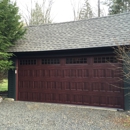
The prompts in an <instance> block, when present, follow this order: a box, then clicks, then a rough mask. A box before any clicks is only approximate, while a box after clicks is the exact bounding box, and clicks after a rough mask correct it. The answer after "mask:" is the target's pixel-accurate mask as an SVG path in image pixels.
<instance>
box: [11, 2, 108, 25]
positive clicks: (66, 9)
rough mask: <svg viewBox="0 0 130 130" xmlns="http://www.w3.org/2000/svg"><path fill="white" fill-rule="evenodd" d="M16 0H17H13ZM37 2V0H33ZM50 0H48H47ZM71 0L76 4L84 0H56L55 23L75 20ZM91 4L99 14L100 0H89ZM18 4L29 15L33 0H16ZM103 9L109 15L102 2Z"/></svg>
mask: <svg viewBox="0 0 130 130" xmlns="http://www.w3.org/2000/svg"><path fill="white" fill-rule="evenodd" d="M12 1H15V0H12ZM32 1H33V2H35V1H36V0H32ZM37 1H38V2H39V3H42V0H37ZM46 1H48V0H46ZM71 1H74V3H75V5H77V6H78V5H80V6H81V5H83V2H84V0H54V3H53V6H52V13H51V16H52V19H53V22H54V23H59V22H67V21H73V19H74V18H73V11H72V5H71ZM89 1H90V4H91V6H92V8H93V10H94V11H95V15H97V14H96V13H97V3H98V0H89ZM102 1H103V0H102ZM16 2H17V6H18V7H19V10H20V13H21V14H22V15H24V16H25V17H26V15H27V6H28V8H30V7H31V0H16ZM101 9H103V13H104V15H107V7H106V6H103V5H102V4H101Z"/></svg>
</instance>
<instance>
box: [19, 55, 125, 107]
mask: <svg viewBox="0 0 130 130" xmlns="http://www.w3.org/2000/svg"><path fill="white" fill-rule="evenodd" d="M105 58H106V59H108V60H111V61H113V65H114V66H116V67H121V66H120V65H119V64H118V63H114V59H112V58H111V57H108V56H107V57H99V58H98V57H96V58H95V57H92V56H91V57H77V58H76V57H72V58H38V59H27V60H26V59H22V61H21V60H20V61H19V70H18V79H19V83H18V99H19V100H23V101H39V102H53V103H65V104H80V105H90V106H102V107H115V108H123V90H122V89H121V87H122V86H123V82H122V81H120V80H119V77H121V76H122V72H121V70H120V69H118V70H117V69H115V68H116V67H113V66H111V64H109V63H107V62H106V61H104V59H105ZM31 60H32V61H31Z"/></svg>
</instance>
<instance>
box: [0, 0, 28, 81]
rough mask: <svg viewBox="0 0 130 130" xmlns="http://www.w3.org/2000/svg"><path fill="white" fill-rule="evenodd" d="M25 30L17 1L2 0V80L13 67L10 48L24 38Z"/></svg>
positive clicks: (0, 19)
mask: <svg viewBox="0 0 130 130" xmlns="http://www.w3.org/2000/svg"><path fill="white" fill-rule="evenodd" d="M25 31H26V30H25V29H24V28H23V24H22V23H21V21H20V15H18V7H16V3H11V2H10V0H0V81H1V80H2V76H3V74H4V73H5V72H7V70H9V69H10V68H12V61H11V60H9V59H10V58H11V56H12V54H11V53H7V50H8V48H9V47H11V46H12V45H14V44H15V42H16V41H17V40H18V39H20V38H22V36H23V35H24V33H25Z"/></svg>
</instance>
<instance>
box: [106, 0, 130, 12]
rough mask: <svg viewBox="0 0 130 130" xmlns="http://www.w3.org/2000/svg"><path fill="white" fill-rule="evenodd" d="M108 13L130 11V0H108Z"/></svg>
mask: <svg viewBox="0 0 130 130" xmlns="http://www.w3.org/2000/svg"><path fill="white" fill-rule="evenodd" d="M106 4H107V5H108V7H109V14H118V13H124V12H129V11H130V0H108V1H107V2H106Z"/></svg>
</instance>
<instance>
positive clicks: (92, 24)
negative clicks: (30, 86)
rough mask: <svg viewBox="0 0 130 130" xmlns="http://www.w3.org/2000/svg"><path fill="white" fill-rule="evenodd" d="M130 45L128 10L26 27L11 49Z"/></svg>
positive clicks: (48, 49) (129, 15)
mask: <svg viewBox="0 0 130 130" xmlns="http://www.w3.org/2000/svg"><path fill="white" fill-rule="evenodd" d="M117 44H118V45H122V44H126V45H127V44H130V13H124V14H117V15H111V16H107V17H101V18H92V19H88V20H80V21H72V22H64V23H55V24H46V25H40V26H29V27H27V33H26V34H25V36H24V39H21V40H19V41H17V43H16V45H15V46H13V47H11V48H10V50H9V51H10V52H32V51H51V50H68V49H80V48H95V47H109V46H115V45H117Z"/></svg>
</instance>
